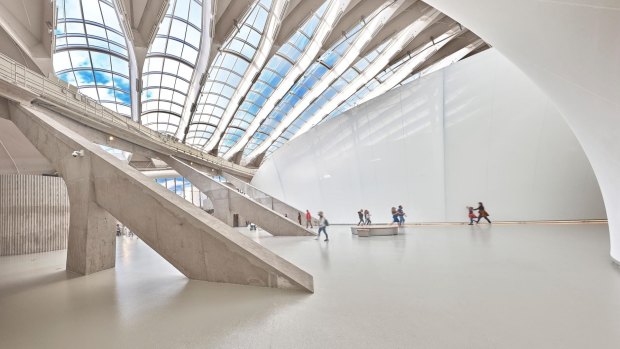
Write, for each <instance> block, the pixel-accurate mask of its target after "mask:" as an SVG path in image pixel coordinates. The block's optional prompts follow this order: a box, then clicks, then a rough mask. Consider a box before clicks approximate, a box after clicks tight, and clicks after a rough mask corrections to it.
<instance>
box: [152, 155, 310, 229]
mask: <svg viewBox="0 0 620 349" xmlns="http://www.w3.org/2000/svg"><path fill="white" fill-rule="evenodd" d="M162 160H164V161H165V162H166V163H167V164H168V165H170V167H172V169H174V170H175V171H177V172H178V173H179V174H180V175H181V176H183V177H185V178H187V179H188V180H189V181H190V182H191V183H192V184H193V185H194V186H195V187H196V188H198V189H199V190H200V191H201V192H203V193H205V194H206V195H207V196H208V197H209V199H211V201H212V202H213V205H214V206H215V213H214V215H215V216H216V217H218V218H219V219H220V220H223V221H224V222H227V223H228V224H229V225H230V224H232V217H233V215H234V214H239V215H240V216H243V217H244V218H246V219H248V220H249V221H250V222H253V223H256V225H258V226H259V227H261V228H263V229H265V230H266V231H267V232H268V233H270V234H271V235H275V236H313V235H316V234H315V233H314V232H313V231H311V230H308V229H306V228H304V227H303V226H301V225H299V224H297V223H295V222H294V221H292V219H297V216H296V215H297V212H298V211H295V216H290V218H287V217H285V216H284V215H283V214H280V213H278V212H275V211H274V210H272V209H270V208H267V207H265V206H264V205H262V204H260V203H258V202H256V201H254V200H252V199H251V198H249V197H247V196H245V195H242V194H241V193H239V192H237V191H236V190H233V189H232V188H230V187H228V186H226V185H224V184H222V183H220V182H218V181H216V180H214V179H213V178H211V177H209V176H207V175H206V174H204V173H202V172H200V171H198V170H196V169H195V168H193V167H192V166H190V165H188V164H186V163H185V162H183V161H181V160H179V159H177V158H175V157H172V156H163V157H162ZM287 214H288V213H287Z"/></svg>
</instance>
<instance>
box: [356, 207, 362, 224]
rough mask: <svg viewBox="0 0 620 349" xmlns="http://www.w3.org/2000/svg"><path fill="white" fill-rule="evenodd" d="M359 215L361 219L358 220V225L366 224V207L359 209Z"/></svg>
mask: <svg viewBox="0 0 620 349" xmlns="http://www.w3.org/2000/svg"><path fill="white" fill-rule="evenodd" d="M357 216H358V217H359V219H360V221H359V222H357V225H364V209H363V208H360V210H359V211H357Z"/></svg>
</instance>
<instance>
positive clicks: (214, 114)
mask: <svg viewBox="0 0 620 349" xmlns="http://www.w3.org/2000/svg"><path fill="white" fill-rule="evenodd" d="M270 8H271V0H259V1H257V2H255V3H254V4H253V5H252V8H251V9H250V11H249V12H248V13H247V14H246V15H245V17H244V18H243V20H242V21H241V26H240V28H239V29H238V30H237V31H236V32H235V33H234V35H232V36H231V37H230V38H229V39H228V40H227V42H226V43H225V44H224V45H223V47H222V48H221V51H220V52H219V53H218V54H217V56H216V57H215V59H214V62H213V64H212V66H211V68H210V69H209V76H208V79H207V81H206V82H205V84H204V86H203V87H202V91H201V94H200V98H199V99H198V103H197V107H196V111H195V113H194V115H193V116H192V120H191V122H190V124H189V131H188V133H187V136H186V142H187V143H188V144H191V145H194V146H197V147H203V146H204V145H205V144H206V143H207V142H208V141H209V139H210V138H211V136H212V135H213V133H214V131H215V129H216V127H217V125H218V123H219V122H220V119H221V118H222V115H223V114H224V111H225V110H226V107H227V106H228V103H229V102H230V99H231V97H232V95H233V93H234V91H235V89H236V88H237V87H238V86H239V83H240V82H241V80H242V79H243V77H244V75H245V72H246V71H247V69H248V67H249V66H250V64H251V63H252V60H253V59H254V55H255V54H256V51H257V49H258V45H259V43H260V41H261V36H262V34H263V31H264V30H265V25H266V24H267V18H268V15H269V10H270Z"/></svg>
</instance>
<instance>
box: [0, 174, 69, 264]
mask: <svg viewBox="0 0 620 349" xmlns="http://www.w3.org/2000/svg"><path fill="white" fill-rule="evenodd" d="M68 234H69V196H68V194H67V188H66V186H65V183H64V181H63V180H62V178H59V177H44V176H29V175H0V256H7V255H18V254H26V253H37V252H46V251H54V250H60V249H65V248H67V237H68Z"/></svg>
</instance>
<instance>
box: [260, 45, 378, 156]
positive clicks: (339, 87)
mask: <svg viewBox="0 0 620 349" xmlns="http://www.w3.org/2000/svg"><path fill="white" fill-rule="evenodd" d="M389 43H390V41H389V40H387V41H385V42H384V43H382V44H381V45H379V46H378V47H377V48H375V49H374V50H372V51H371V52H370V53H368V54H367V55H366V56H364V57H363V58H361V59H359V60H358V61H357V62H356V63H355V64H354V65H353V66H351V67H350V68H348V69H347V70H346V71H345V72H344V73H343V74H342V75H340V77H339V78H338V79H336V80H335V81H334V82H333V83H332V84H331V85H330V86H329V87H328V88H327V89H326V90H325V91H323V93H322V94H321V95H320V96H319V97H318V98H317V99H315V100H314V101H313V102H312V103H311V104H310V106H309V107H308V108H306V110H304V112H303V113H301V114H300V115H299V116H298V117H297V119H296V120H295V121H294V122H293V123H292V124H291V125H290V126H289V127H287V128H286V131H284V132H283V133H282V135H280V136H279V137H278V138H277V139H276V140H275V141H274V143H273V144H272V145H271V146H269V148H268V149H267V153H266V156H265V157H267V156H269V155H271V153H273V152H274V151H275V150H276V149H278V148H280V146H281V145H283V144H284V143H286V142H287V141H288V140H290V139H291V138H292V137H293V136H294V135H295V134H296V133H297V132H298V131H299V129H300V128H301V127H302V126H303V125H304V124H306V123H307V122H308V120H310V118H312V116H314V115H315V114H316V113H317V112H318V111H319V110H320V109H321V107H323V106H324V105H325V104H326V103H327V102H329V101H330V100H332V99H333V98H334V97H335V96H336V95H337V94H339V93H341V92H342V91H343V90H344V88H345V87H346V86H347V85H348V84H349V83H351V82H352V81H353V80H354V79H355V78H357V77H358V76H359V75H360V74H362V73H363V71H364V69H366V68H367V67H368V66H369V65H370V64H372V62H374V61H375V59H376V58H377V57H379V55H380V54H381V53H382V52H383V51H384V50H385V48H386V47H387V46H388V44H389Z"/></svg>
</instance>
